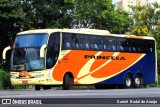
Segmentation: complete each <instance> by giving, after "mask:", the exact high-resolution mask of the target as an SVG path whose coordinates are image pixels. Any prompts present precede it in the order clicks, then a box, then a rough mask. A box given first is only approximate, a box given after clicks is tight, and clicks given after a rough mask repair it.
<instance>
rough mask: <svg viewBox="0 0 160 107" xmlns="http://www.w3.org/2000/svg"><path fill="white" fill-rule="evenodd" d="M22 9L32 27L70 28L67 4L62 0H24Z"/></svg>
mask: <svg viewBox="0 0 160 107" xmlns="http://www.w3.org/2000/svg"><path fill="white" fill-rule="evenodd" d="M22 4H23V9H24V12H25V14H26V17H28V18H27V19H28V20H30V19H31V21H29V22H31V24H32V26H31V27H33V28H70V27H71V24H70V23H71V21H72V18H71V17H70V15H69V14H68V13H69V12H68V8H69V4H67V3H64V0H24V1H23V3H22Z"/></svg>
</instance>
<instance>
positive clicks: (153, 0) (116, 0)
mask: <svg viewBox="0 0 160 107" xmlns="http://www.w3.org/2000/svg"><path fill="white" fill-rule="evenodd" d="M112 1H113V4H115V3H116V2H118V1H120V0H112ZM155 1H158V2H159V3H160V0H149V2H155Z"/></svg>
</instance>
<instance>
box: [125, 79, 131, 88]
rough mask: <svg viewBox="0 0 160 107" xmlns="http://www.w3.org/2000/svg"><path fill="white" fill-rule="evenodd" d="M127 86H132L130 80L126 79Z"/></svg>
mask: <svg viewBox="0 0 160 107" xmlns="http://www.w3.org/2000/svg"><path fill="white" fill-rule="evenodd" d="M126 85H127V86H131V80H130V79H129V78H127V79H126Z"/></svg>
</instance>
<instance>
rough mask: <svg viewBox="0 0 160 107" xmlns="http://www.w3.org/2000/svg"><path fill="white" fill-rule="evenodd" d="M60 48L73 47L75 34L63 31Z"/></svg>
mask: <svg viewBox="0 0 160 107" xmlns="http://www.w3.org/2000/svg"><path fill="white" fill-rule="evenodd" d="M62 49H75V36H74V35H73V34H71V33H63V47H62Z"/></svg>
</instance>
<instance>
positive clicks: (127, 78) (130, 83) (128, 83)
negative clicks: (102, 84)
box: [124, 74, 133, 88]
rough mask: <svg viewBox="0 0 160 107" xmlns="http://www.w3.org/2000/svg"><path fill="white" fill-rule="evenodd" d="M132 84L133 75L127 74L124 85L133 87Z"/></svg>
mask: <svg viewBox="0 0 160 107" xmlns="http://www.w3.org/2000/svg"><path fill="white" fill-rule="evenodd" d="M132 84H133V80H132V77H131V75H129V74H127V75H126V77H125V84H124V87H125V88H131V87H132Z"/></svg>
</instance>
